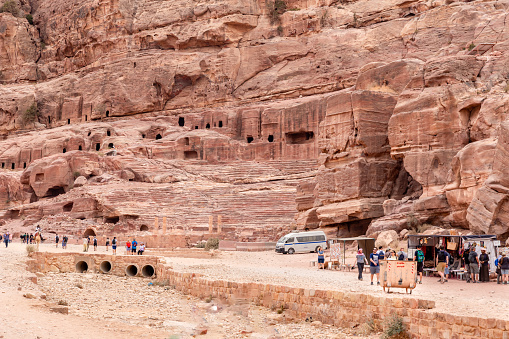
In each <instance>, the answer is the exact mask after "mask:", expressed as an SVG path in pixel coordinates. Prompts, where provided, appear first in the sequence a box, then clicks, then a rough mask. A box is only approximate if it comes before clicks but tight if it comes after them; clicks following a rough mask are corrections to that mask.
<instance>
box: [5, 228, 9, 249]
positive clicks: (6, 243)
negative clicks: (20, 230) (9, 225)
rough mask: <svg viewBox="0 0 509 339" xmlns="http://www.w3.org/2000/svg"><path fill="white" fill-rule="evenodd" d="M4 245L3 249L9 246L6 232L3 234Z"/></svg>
mask: <svg viewBox="0 0 509 339" xmlns="http://www.w3.org/2000/svg"><path fill="white" fill-rule="evenodd" d="M4 243H5V247H8V246H9V231H7V233H5V234H4Z"/></svg>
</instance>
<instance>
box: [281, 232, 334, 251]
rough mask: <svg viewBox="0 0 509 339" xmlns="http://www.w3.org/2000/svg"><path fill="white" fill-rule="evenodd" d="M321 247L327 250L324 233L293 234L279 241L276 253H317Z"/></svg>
mask: <svg viewBox="0 0 509 339" xmlns="http://www.w3.org/2000/svg"><path fill="white" fill-rule="evenodd" d="M320 246H321V247H322V248H323V249H327V237H326V236H325V233H324V232H323V231H310V232H291V233H288V234H287V235H285V236H283V237H281V239H279V240H278V241H277V243H276V252H277V253H283V254H286V253H288V254H294V253H295V252H316V251H317V250H318V247H320Z"/></svg>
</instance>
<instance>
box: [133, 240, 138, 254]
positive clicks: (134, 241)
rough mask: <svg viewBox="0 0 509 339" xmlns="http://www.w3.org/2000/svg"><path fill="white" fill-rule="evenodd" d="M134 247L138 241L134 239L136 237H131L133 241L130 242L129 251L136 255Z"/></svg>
mask: <svg viewBox="0 0 509 339" xmlns="http://www.w3.org/2000/svg"><path fill="white" fill-rule="evenodd" d="M136 247H138V242H137V241H136V239H133V241H132V242H131V252H132V253H133V255H136Z"/></svg>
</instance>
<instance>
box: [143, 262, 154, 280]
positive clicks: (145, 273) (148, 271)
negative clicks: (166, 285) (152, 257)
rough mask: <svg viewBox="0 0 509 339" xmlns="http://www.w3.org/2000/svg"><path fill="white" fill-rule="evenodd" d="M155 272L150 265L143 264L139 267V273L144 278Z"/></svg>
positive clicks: (151, 275)
mask: <svg viewBox="0 0 509 339" xmlns="http://www.w3.org/2000/svg"><path fill="white" fill-rule="evenodd" d="M155 273H156V270H155V269H154V266H152V265H145V266H143V268H142V269H141V275H143V276H144V277H146V278H150V277H153V276H154V274H155Z"/></svg>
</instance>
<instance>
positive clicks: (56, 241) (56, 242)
mask: <svg viewBox="0 0 509 339" xmlns="http://www.w3.org/2000/svg"><path fill="white" fill-rule="evenodd" d="M59 240H60V238H59V237H58V234H57V235H55V247H56V248H58V241H59Z"/></svg>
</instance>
